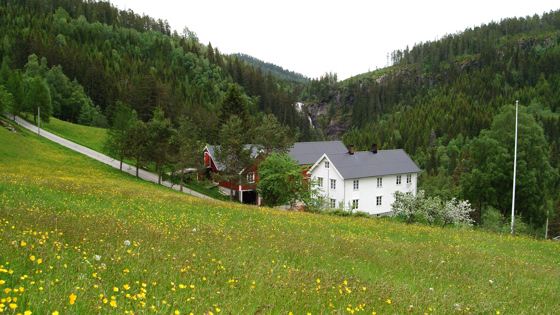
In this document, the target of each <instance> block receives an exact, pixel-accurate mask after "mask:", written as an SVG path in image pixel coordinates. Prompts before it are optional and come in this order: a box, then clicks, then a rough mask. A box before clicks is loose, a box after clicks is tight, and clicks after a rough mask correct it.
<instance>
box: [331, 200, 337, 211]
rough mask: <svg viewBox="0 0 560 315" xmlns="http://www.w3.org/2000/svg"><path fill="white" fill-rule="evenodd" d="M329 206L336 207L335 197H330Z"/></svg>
mask: <svg viewBox="0 0 560 315" xmlns="http://www.w3.org/2000/svg"><path fill="white" fill-rule="evenodd" d="M331 208H333V209H334V208H336V199H331Z"/></svg>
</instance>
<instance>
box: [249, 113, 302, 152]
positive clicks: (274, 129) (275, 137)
mask: <svg viewBox="0 0 560 315" xmlns="http://www.w3.org/2000/svg"><path fill="white" fill-rule="evenodd" d="M255 144H256V145H257V147H258V148H259V149H260V150H262V151H263V152H264V154H265V155H266V156H269V155H270V154H271V153H272V152H276V154H280V153H285V152H288V150H289V149H290V148H291V147H292V146H293V145H294V140H293V138H292V137H290V129H289V128H288V127H286V126H282V125H281V124H280V123H279V122H278V120H277V119H276V116H274V115H273V114H268V115H266V116H264V117H263V120H262V122H261V124H260V125H259V126H258V127H257V128H256V129H255Z"/></svg>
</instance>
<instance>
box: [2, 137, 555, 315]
mask: <svg viewBox="0 0 560 315" xmlns="http://www.w3.org/2000/svg"><path fill="white" fill-rule="evenodd" d="M22 134H23V136H20V135H16V134H13V133H10V132H8V131H7V130H5V129H0V143H2V144H3V145H2V146H0V174H2V176H0V196H1V198H0V218H1V219H0V252H1V253H2V257H1V261H0V280H1V281H0V288H1V289H2V290H1V291H0V298H1V299H7V300H9V302H6V303H4V302H2V304H4V305H3V306H1V307H2V308H8V309H10V308H15V309H16V311H18V312H20V311H21V312H23V311H25V310H30V311H32V312H33V313H52V312H54V311H58V312H76V313H92V312H110V311H116V310H118V311H119V312H123V311H128V312H130V311H133V312H134V313H143V312H152V311H158V312H163V313H170V312H174V311H176V310H177V311H179V313H181V314H182V313H187V314H188V313H189V312H193V313H198V314H200V313H203V312H205V311H206V312H209V311H211V312H213V313H214V314H217V313H220V312H223V313H229V312H231V313H238V312H242V313H255V312H259V311H261V310H262V311H261V312H269V313H274V314H288V313H289V312H293V313H295V314H301V313H311V314H318V313H325V312H327V311H328V312H329V313H330V312H334V311H335V310H336V311H337V312H338V313H345V312H346V313H348V312H351V311H354V312H362V311H364V312H367V313H372V312H377V313H406V312H408V311H410V310H411V308H412V309H413V310H414V311H418V312H421V313H424V312H427V313H429V312H432V311H437V312H438V313H444V314H445V313H454V312H457V311H458V309H460V310H461V312H466V313H497V312H501V313H509V312H511V313H515V314H523V313H525V314H529V313H554V312H555V311H556V308H557V305H556V302H555V301H556V300H555V296H556V291H557V290H556V289H557V283H556V282H557V281H556V280H557V279H558V277H559V276H560V267H559V266H560V260H559V258H558V257H559V256H558V252H559V250H560V248H559V247H558V246H559V245H558V243H555V242H550V241H549V242H542V241H533V240H531V239H528V238H524V237H515V238H512V237H509V236H501V235H495V234H486V233H480V232H476V231H472V230H461V229H441V228H432V227H427V226H421V225H403V224H400V223H394V222H390V221H386V220H380V219H363V218H352V219H349V218H341V217H331V216H321V215H313V214H306V213H299V212H286V211H278V210H271V209H264V208H255V207H247V206H243V205H238V204H235V205H234V204H223V203H217V202H212V201H206V200H201V199H198V198H193V197H189V196H186V195H181V194H179V193H177V192H174V191H171V190H169V189H167V188H163V187H161V186H157V185H153V184H150V183H145V182H144V181H141V180H137V179H135V178H134V177H132V176H127V175H124V174H122V173H120V172H118V171H117V170H114V169H112V168H110V167H108V166H105V165H103V164H101V163H99V162H97V161H93V160H90V159H88V158H85V157H83V156H81V155H79V154H77V153H74V152H72V151H70V150H68V149H65V148H62V147H60V146H58V145H56V144H53V143H51V142H49V141H46V140H44V139H38V138H37V137H35V136H31V135H29V134H28V133H26V132H25V131H22ZM15 298H17V300H16V299H15ZM454 305H455V306H454Z"/></svg>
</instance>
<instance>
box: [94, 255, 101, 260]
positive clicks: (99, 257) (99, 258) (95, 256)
mask: <svg viewBox="0 0 560 315" xmlns="http://www.w3.org/2000/svg"><path fill="white" fill-rule="evenodd" d="M93 259H95V260H97V261H100V260H101V256H99V255H93Z"/></svg>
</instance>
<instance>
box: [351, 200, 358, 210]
mask: <svg viewBox="0 0 560 315" xmlns="http://www.w3.org/2000/svg"><path fill="white" fill-rule="evenodd" d="M358 201H359V199H354V200H352V209H353V210H355V209H358Z"/></svg>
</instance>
